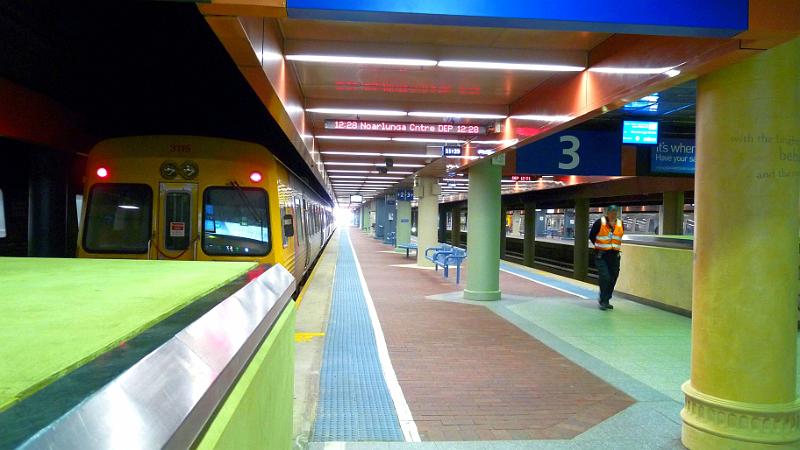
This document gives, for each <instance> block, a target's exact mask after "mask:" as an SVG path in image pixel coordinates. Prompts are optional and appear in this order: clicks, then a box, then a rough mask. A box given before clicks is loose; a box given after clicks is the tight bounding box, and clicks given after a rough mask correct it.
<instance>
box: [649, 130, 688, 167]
mask: <svg viewBox="0 0 800 450" xmlns="http://www.w3.org/2000/svg"><path fill="white" fill-rule="evenodd" d="M695 151H696V147H695V143H694V139H661V140H660V141H659V142H658V145H655V146H653V147H652V148H651V149H650V172H651V173H653V174H659V173H663V174H667V173H672V174H683V175H694V164H695V157H696V155H695Z"/></svg>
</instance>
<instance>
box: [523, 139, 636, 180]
mask: <svg viewBox="0 0 800 450" xmlns="http://www.w3.org/2000/svg"><path fill="white" fill-rule="evenodd" d="M621 166H622V144H621V143H620V135H619V132H614V131H582V130H580V131H575V130H568V131H562V132H561V133H557V134H554V135H552V136H548V137H546V138H544V139H542V140H541V141H537V142H534V143H531V144H528V145H525V146H523V147H520V148H519V149H517V167H516V171H517V173H524V174H535V175H604V176H617V175H620V174H621V172H622V169H621Z"/></svg>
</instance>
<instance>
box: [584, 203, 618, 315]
mask: <svg viewBox="0 0 800 450" xmlns="http://www.w3.org/2000/svg"><path fill="white" fill-rule="evenodd" d="M618 215H619V207H618V206H617V205H611V206H609V207H607V208H606V213H605V215H604V216H603V217H601V218H599V219H597V220H596V221H595V222H594V224H593V225H592V230H591V231H589V240H590V241H592V244H594V249H595V263H596V265H597V272H598V273H599V275H600V298H599V299H598V303H599V304H600V309H601V310H603V311H605V310H607V309H614V306H613V305H611V296H612V295H613V294H614V286H615V285H616V284H617V277H618V276H619V260H620V251H621V250H622V235H623V234H625V230H624V229H623V227H622V220H621V219H620V218H619V217H617V216H618Z"/></svg>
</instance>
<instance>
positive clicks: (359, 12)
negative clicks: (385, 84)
mask: <svg viewBox="0 0 800 450" xmlns="http://www.w3.org/2000/svg"><path fill="white" fill-rule="evenodd" d="M748 4H749V2H748V0H703V1H697V0H494V1H486V0H402V1H399V0H287V2H286V7H287V10H288V14H289V17H295V18H307V19H326V20H349V21H368V22H396V23H420V24H434V25H462V26H484V27H513V28H532V29H541V30H581V31H601V32H611V33H636V34H659V35H675V36H698V37H731V36H733V35H735V34H738V33H739V32H741V31H744V30H746V29H747V25H748Z"/></svg>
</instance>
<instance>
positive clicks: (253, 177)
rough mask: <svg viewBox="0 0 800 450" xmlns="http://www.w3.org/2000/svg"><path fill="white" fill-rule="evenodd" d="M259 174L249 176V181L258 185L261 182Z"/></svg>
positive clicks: (254, 173)
mask: <svg viewBox="0 0 800 450" xmlns="http://www.w3.org/2000/svg"><path fill="white" fill-rule="evenodd" d="M261 178H262V177H261V172H253V173H251V174H250V181H252V182H253V183H260V182H261Z"/></svg>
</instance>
